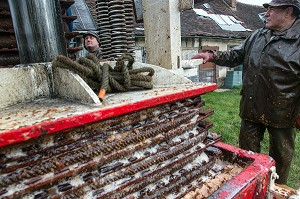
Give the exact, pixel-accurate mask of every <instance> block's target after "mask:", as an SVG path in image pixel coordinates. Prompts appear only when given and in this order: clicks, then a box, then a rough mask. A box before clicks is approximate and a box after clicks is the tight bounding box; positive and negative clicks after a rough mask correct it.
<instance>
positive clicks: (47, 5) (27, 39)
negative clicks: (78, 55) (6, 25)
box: [8, 0, 67, 64]
mask: <svg viewBox="0 0 300 199" xmlns="http://www.w3.org/2000/svg"><path fill="white" fill-rule="evenodd" d="M8 2H9V7H10V12H11V16H12V20H13V26H14V31H15V34H16V39H17V44H18V49H19V55H20V60H21V64H28V63H40V62H51V61H52V60H53V59H55V58H56V56H57V55H66V54H67V50H66V49H67V48H66V42H65V39H64V30H63V23H62V18H61V9H60V4H59V0H50V1H49V0H38V1H37V0H26V1H24V0H8Z"/></svg>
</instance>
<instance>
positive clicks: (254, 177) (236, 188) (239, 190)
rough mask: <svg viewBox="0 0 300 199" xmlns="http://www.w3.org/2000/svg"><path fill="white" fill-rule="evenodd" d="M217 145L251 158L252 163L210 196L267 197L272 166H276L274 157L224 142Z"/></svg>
mask: <svg viewBox="0 0 300 199" xmlns="http://www.w3.org/2000/svg"><path fill="white" fill-rule="evenodd" d="M215 146H216V147H218V148H220V149H221V150H223V151H227V152H228V153H230V154H234V155H236V157H237V158H238V159H248V160H249V159H250V160H251V164H250V165H248V166H246V168H245V169H244V170H243V171H242V172H241V173H239V174H238V175H237V176H236V177H234V178H232V179H231V180H230V181H228V182H226V183H225V184H224V185H223V186H221V187H220V188H219V189H218V190H217V191H216V192H215V193H213V194H212V195H211V196H210V197H209V198H210V199H212V198H216V199H229V198H241V199H250V198H251V199H255V198H257V199H263V198H266V196H267V192H268V188H269V180H270V179H269V177H270V168H271V167H272V166H275V161H274V159H273V158H271V157H270V156H267V155H264V154H258V153H253V152H249V151H245V150H242V149H240V148H236V147H234V146H231V145H228V144H225V143H222V142H217V143H216V144H215Z"/></svg>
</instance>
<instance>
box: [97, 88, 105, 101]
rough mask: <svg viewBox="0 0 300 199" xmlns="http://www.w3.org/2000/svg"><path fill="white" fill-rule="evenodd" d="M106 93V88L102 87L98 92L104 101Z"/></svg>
mask: <svg viewBox="0 0 300 199" xmlns="http://www.w3.org/2000/svg"><path fill="white" fill-rule="evenodd" d="M105 94H106V90H105V89H101V90H100V91H99V93H98V97H99V99H100V101H101V102H103V99H104V95H105Z"/></svg>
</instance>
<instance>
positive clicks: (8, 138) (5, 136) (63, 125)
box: [0, 84, 217, 147]
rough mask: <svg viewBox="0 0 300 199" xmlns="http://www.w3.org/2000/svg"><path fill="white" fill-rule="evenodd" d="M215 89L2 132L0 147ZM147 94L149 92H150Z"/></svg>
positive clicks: (192, 90)
mask: <svg viewBox="0 0 300 199" xmlns="http://www.w3.org/2000/svg"><path fill="white" fill-rule="evenodd" d="M216 89H217V85H216V84H210V85H206V86H203V87H195V88H190V89H189V90H186V91H183V92H176V93H172V94H166V95H161V96H156V97H153V98H151V99H145V100H141V101H137V102H134V103H129V104H126V105H120V106H115V107H111V108H101V109H99V110H97V111H92V112H89V113H84V114H79V115H76V116H69V117H67V116H66V117H64V118H60V119H57V120H53V121H47V122H41V123H38V124H35V125H32V126H26V127H21V128H18V129H13V130H8V131H4V132H2V133H1V134H0V147H1V146H5V145H9V144H14V143H18V142H22V141H26V140H29V139H32V138H35V137H39V136H40V135H45V134H51V133H55V132H59V131H62V130H65V129H69V128H74V127H78V126H82V125H84V124H88V123H92V122H96V121H100V120H104V119H108V118H112V117H115V116H119V115H123V114H126V113H130V112H134V111H138V110H141V109H144V108H148V107H153V106H157V105H160V104H165V103H168V102H172V101H176V100H181V99H185V98H189V97H193V96H197V95H202V94H204V93H207V92H211V91H214V90H216ZM149 92H151V90H150V91H149Z"/></svg>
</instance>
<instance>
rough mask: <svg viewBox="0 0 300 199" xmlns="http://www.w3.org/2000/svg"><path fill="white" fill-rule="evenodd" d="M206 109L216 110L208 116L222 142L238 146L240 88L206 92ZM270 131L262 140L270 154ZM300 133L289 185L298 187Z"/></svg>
mask: <svg viewBox="0 0 300 199" xmlns="http://www.w3.org/2000/svg"><path fill="white" fill-rule="evenodd" d="M202 98H203V101H204V102H205V108H206V109H212V110H214V114H213V115H212V116H210V117H209V118H208V120H210V121H212V122H213V124H214V126H213V128H212V131H213V132H215V133H217V134H219V135H222V142H224V143H227V144H230V145H233V146H238V135H239V128H240V121H241V120H240V117H239V103H240V88H234V89H231V90H229V91H225V92H215V91H214V92H211V93H206V94H205V95H204V96H203V97H202ZM268 143H269V141H268V133H267V132H266V133H265V139H264V140H263V142H262V153H264V154H268ZM299 165H300V135H299V132H298V133H297V136H296V151H295V156H294V159H293V162H292V167H291V169H290V175H289V179H288V186H290V187H292V188H294V189H298V188H299V186H300V166H299Z"/></svg>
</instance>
